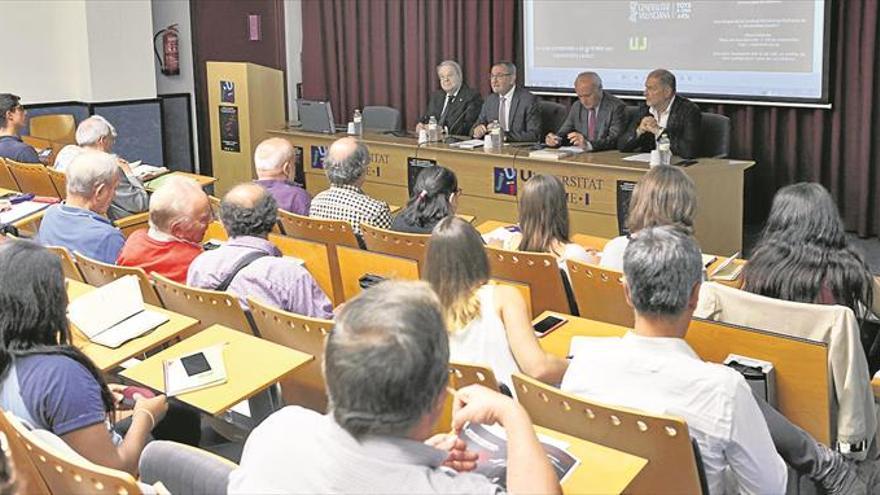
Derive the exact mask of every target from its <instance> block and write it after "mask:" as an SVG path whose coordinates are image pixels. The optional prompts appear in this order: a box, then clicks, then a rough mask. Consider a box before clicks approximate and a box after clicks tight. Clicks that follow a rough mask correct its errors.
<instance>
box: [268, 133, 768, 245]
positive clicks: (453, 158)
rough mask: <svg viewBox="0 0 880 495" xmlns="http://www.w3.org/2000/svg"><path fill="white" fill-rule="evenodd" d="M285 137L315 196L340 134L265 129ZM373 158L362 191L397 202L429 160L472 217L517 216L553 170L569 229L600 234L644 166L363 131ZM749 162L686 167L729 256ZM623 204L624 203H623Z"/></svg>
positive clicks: (708, 241) (702, 224) (708, 229)
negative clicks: (526, 194)
mask: <svg viewBox="0 0 880 495" xmlns="http://www.w3.org/2000/svg"><path fill="white" fill-rule="evenodd" d="M270 134H272V135H275V136H281V137H284V138H287V139H288V140H290V142H291V143H293V145H294V146H295V147H297V148H298V152H300V153H301V154H302V155H301V156H302V158H303V160H302V161H303V170H304V172H305V174H304V175H305V181H306V189H307V190H308V191H309V193H311V194H312V195H314V194H317V193H318V192H320V191H322V190H324V189H326V188H327V186H328V181H327V178H326V176H325V175H324V170H323V158H324V156H325V155H326V152H327V148H328V147H329V146H330V144H331V143H332V142H333V141H335V140H336V139H339V138H340V137H343V135H341V134H336V135H327V134H317V133H309V132H303V131H298V130H278V131H270ZM363 141H364V142H365V143H366V144H367V146H369V148H370V157H371V163H370V166H369V169H368V171H367V179H366V182H365V184H364V190H365V191H366V192H367V193H368V194H370V195H372V196H374V197H377V198H380V199H382V200H384V201H386V202H389V203H393V204H397V205H402V204H406V201H407V199H408V197H409V194H408V189H407V184H408V183H409V181H410V180H413V179H412V177H414V174H416V173H417V171H418V170H420V169H419V168H418V167H419V165H422V166H423V165H424V163H425V161H433V162H434V163H437V164H439V165H443V166H445V167H448V168H450V169H452V170H453V171H454V172H455V174H456V175H457V176H458V183H459V187H461V188H462V196H461V199H460V200H459V211H460V212H461V213H464V214H468V215H474V216H475V217H476V222H477V223H479V222H482V221H484V220H501V221H507V222H516V218H517V207H516V201H517V194H518V191H520V190H521V188H522V186H523V183H524V182H525V181H526V180H528V178H529V177H531V176H532V175H534V174H551V175H555V176H557V177H559V178H560V179H561V180H562V182H563V183H564V184H565V189H566V193H567V195H568V204H569V210H570V212H571V229H572V233H582V234H590V235H594V236H599V237H607V238H610V237H615V236H617V235H619V221H618V212H619V211H623V210H621V206H619V205H618V192H619V191H620V192H621V195H620V196H621V199H624V198H625V195H626V194H627V192H626V191H627V190H629V191H631V189H632V186H633V185H634V184H635V183H636V182H638V181H639V180H640V179H641V177H642V176H644V174H645V172H647V171H648V169H649V166H648V164H647V163H644V162H633V161H626V160H624V158H626V157H627V156H631V155H632V153H619V152H617V151H603V152H599V153H581V154H578V155H574V156H570V157H567V158H565V159H563V160H559V161H550V160H540V159H534V158H529V156H528V155H529V152H530V150H529V148H528V147H522V146H516V145H505V146H504V147H503V148H502V149H501V150H500V151H485V150H483V149H482V148H477V149H475V150H463V149H458V148H453V147H450V146H449V145H446V144H440V143H436V144H428V145H418V144H417V143H416V141H415V140H414V139H412V138H402V137H394V136H389V135H382V134H365V135H364V136H363ZM752 165H754V162H752V161H743V160H727V159H714V158H701V159H699V160H698V162H697V163H695V164H693V165H691V166H688V167H684V168H683V170H684V171H685V172H686V173H687V174H688V176H690V177H691V178H692V179H693V180H694V182H695V183H696V186H697V201H698V207H697V218H696V220H695V230H696V236H697V239H698V240H699V241H700V244H701V247H702V249H703V251H704V252H708V253H716V254H722V255H723V254H732V253H734V252H736V251H740V250H741V249H742V211H743V173H744V171H745V170H746V169H748V168H749V167H751V166H752ZM622 203H626V201H622Z"/></svg>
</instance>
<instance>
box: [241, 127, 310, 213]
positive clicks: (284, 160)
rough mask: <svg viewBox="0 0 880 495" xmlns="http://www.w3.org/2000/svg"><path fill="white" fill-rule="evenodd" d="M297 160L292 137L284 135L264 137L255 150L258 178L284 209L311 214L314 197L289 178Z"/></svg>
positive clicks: (260, 183) (258, 181)
mask: <svg viewBox="0 0 880 495" xmlns="http://www.w3.org/2000/svg"><path fill="white" fill-rule="evenodd" d="M293 160H294V151H293V145H292V144H290V141H288V140H286V139H282V138H269V139H267V140H265V141H263V142H262V143H260V144H259V146H257V150H256V151H255V152H254V166H255V167H256V169H257V180H256V181H255V182H256V183H257V184H259V185H261V186H263V187H265V188H266V190H267V191H269V193H270V194H271V195H272V196H273V197H274V198H275V201H277V202H278V207H279V208H281V209H282V210H284V211H289V212H291V213H296V214H297V215H302V216H308V215H309V205H310V203H311V202H312V198H310V197H309V193H307V192H306V191H305V189H303V188H301V187H299V186H297V185H295V184H292V183H290V181H289V179H290V175H291V173H292V172H293V166H294V161H293Z"/></svg>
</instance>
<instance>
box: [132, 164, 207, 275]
mask: <svg viewBox="0 0 880 495" xmlns="http://www.w3.org/2000/svg"><path fill="white" fill-rule="evenodd" d="M211 217H212V213H211V203H210V201H208V195H206V194H205V191H203V190H202V188H201V187H200V186H199V184H198V183H197V182H196V181H194V180H192V179H190V178H189V177H178V176H172V177H169V178H168V179H167V180H166V181H165V182H164V183H163V184H162V186H161V187H160V188H159V189H158V190H156V192H155V193H153V195H152V196H151V197H150V228H149V230H146V229H144V230H138V231H137V232H135V233H133V234H131V236H129V238H128V239H127V240H126V241H125V246H123V247H122V251H121V252H120V253H119V258H118V259H117V260H116V264H117V265H121V266H137V267H140V268H143V269H144V271H145V272H147V273H150V272H156V273H158V274H159V275H162V276H165V277H168V278H170V279H171V280H174V281H175V282H180V283H182V284H183V283H186V272H187V270H189V265H190V263H192V260H194V259H195V258H196V256H198V255H200V254H202V246H201V244H200V243H201V241H202V238H203V237H204V236H205V230H207V228H208V224H209V223H211Z"/></svg>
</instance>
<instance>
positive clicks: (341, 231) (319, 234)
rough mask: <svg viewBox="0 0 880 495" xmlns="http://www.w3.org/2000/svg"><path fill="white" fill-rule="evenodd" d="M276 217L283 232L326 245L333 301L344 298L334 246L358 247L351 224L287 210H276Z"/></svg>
mask: <svg viewBox="0 0 880 495" xmlns="http://www.w3.org/2000/svg"><path fill="white" fill-rule="evenodd" d="M278 219H279V220H280V221H281V227H282V228H283V229H284V234H285V235H288V236H290V237H295V238H297V239H304V240H306V241H312V242H320V243H323V244H324V245H326V246H327V253H329V255H330V273H331V275H332V277H333V279H332V280H333V295H332V298H333V302H334V303H339V302H342V301H344V300H345V296H344V294H343V292H342V280H341V279H340V278H339V259H338V258H337V255H336V246H348V247H353V248H359V247H360V245H359V244H358V240H357V237H355V235H354V231H353V230H352V228H351V224H350V223H348V222H346V221H344V220H322V219H318V218H309V217H304V216H302V215H297V214H295V213H290V212H289V211H283V210H279V211H278Z"/></svg>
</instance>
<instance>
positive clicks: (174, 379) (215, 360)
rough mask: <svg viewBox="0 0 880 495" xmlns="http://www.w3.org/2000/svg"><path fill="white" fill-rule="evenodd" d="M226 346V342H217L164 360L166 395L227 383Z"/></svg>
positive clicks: (163, 370)
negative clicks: (224, 359)
mask: <svg viewBox="0 0 880 495" xmlns="http://www.w3.org/2000/svg"><path fill="white" fill-rule="evenodd" d="M225 347H226V344H225V343H224V344H217V345H214V346H211V347H206V348H204V349H201V350H198V351H195V352H191V353H189V354H187V355H185V356H180V357H178V358H175V359H166V360H164V361H162V377H163V378H164V380H165V395H166V396H168V397H174V396H176V395H180V394H183V393H186V392H193V391H195V390H201V389H203V388H208V387H213V386H215V385H220V384H223V383H226V365H225V363H224V362H223V349H224V348H225Z"/></svg>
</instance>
